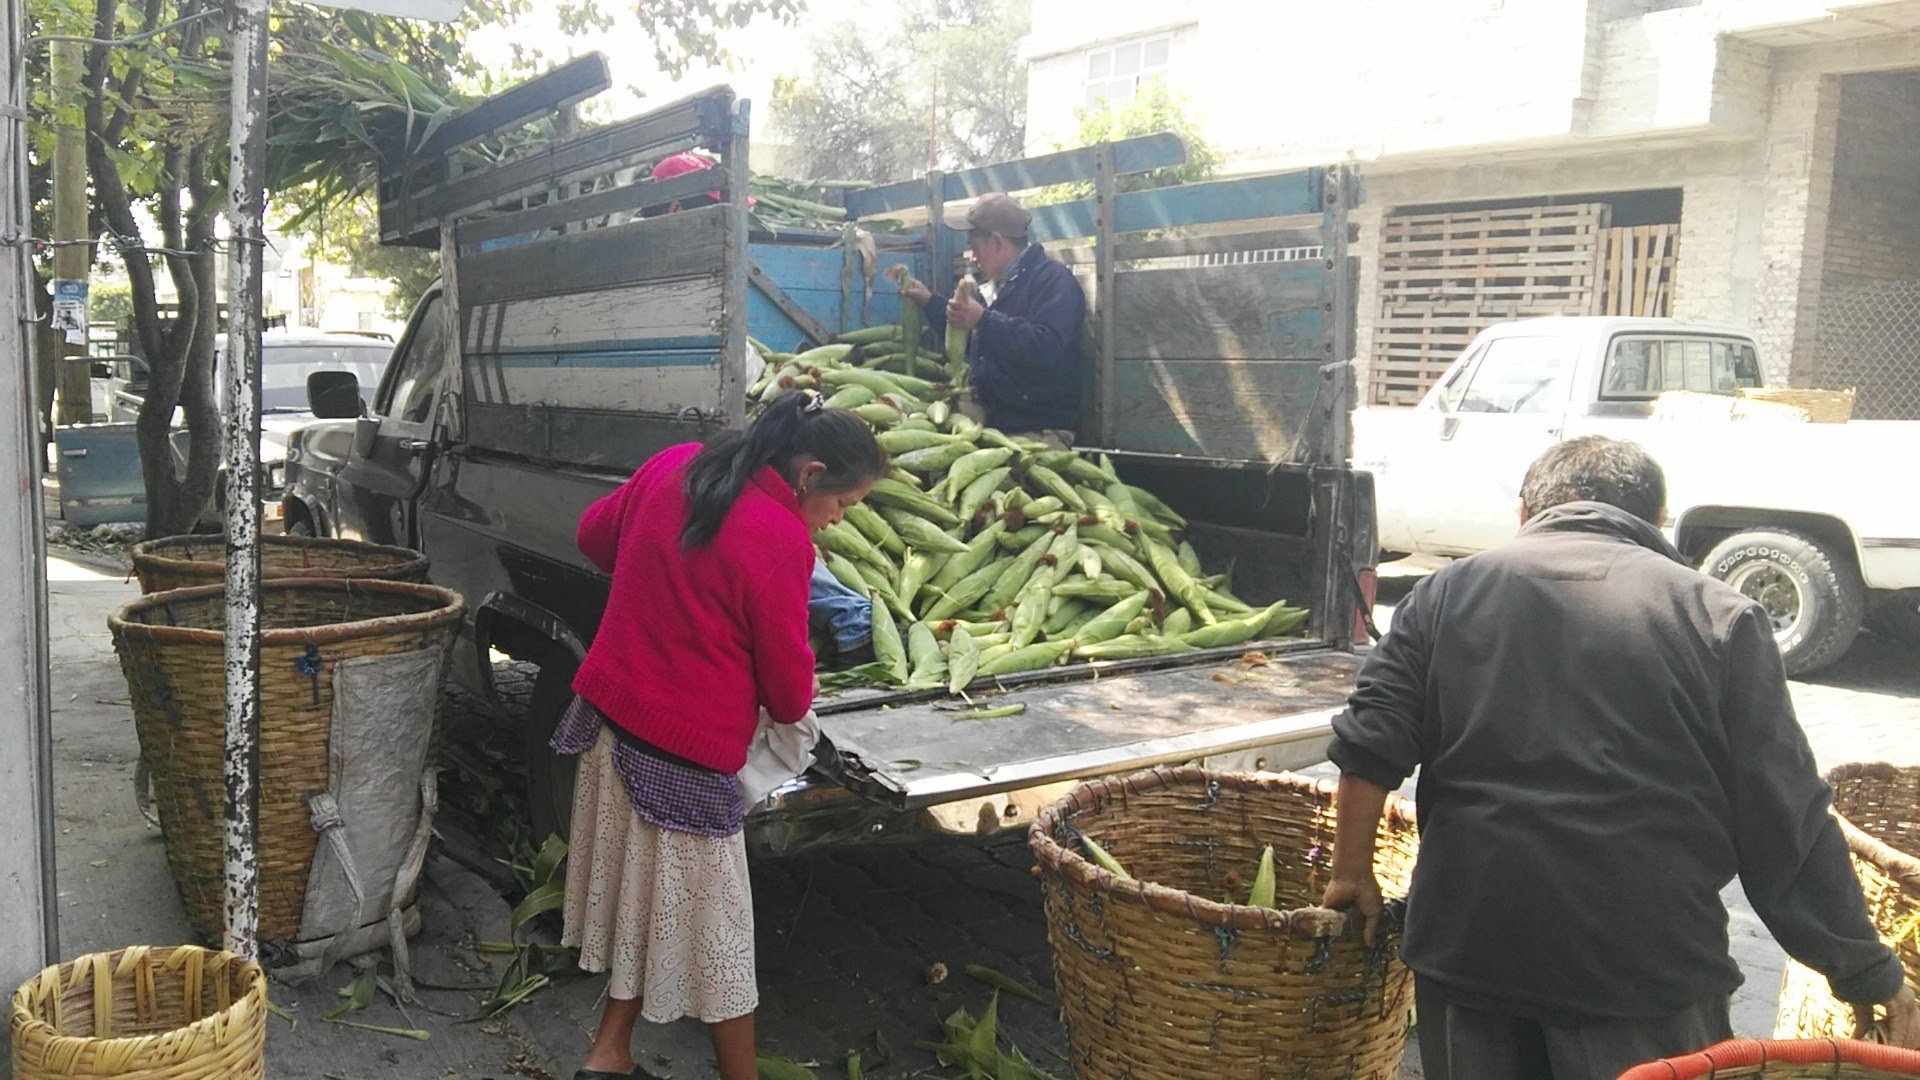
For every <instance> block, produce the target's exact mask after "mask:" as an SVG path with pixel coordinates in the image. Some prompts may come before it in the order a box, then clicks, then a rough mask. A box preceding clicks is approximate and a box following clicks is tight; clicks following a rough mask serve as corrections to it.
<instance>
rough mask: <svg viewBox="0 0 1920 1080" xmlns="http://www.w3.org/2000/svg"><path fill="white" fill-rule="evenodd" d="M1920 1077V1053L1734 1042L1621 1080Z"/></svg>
mask: <svg viewBox="0 0 1920 1080" xmlns="http://www.w3.org/2000/svg"><path fill="white" fill-rule="evenodd" d="M1901 1076H1920V1052H1916V1051H1913V1050H1900V1049H1896V1048H1894V1047H1891V1046H1881V1045H1879V1044H1877V1043H1867V1042H1853V1041H1851V1040H1848V1039H1805V1040H1779V1041H1774V1040H1768V1041H1765V1042H1762V1041H1760V1040H1757V1039H1734V1040H1732V1041H1730V1042H1723V1043H1719V1044H1716V1045H1714V1046H1709V1047H1707V1048H1706V1049H1705V1050H1701V1051H1699V1052H1698V1053H1693V1054H1685V1055H1682V1056H1680V1057H1673V1058H1666V1059H1664V1060H1661V1061H1652V1062H1648V1063H1647V1064H1645V1065H1636V1066H1634V1067H1633V1068H1631V1069H1628V1070H1627V1071H1626V1072H1624V1073H1622V1074H1621V1075H1620V1080H1707V1078H1712V1080H1734V1078H1736V1077H1742V1078H1748V1080H1752V1078H1764V1080H1814V1078H1815V1077H1818V1078H1820V1080H1892V1078H1893V1077H1901Z"/></svg>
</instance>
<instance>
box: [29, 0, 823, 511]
mask: <svg viewBox="0 0 1920 1080" xmlns="http://www.w3.org/2000/svg"><path fill="white" fill-rule="evenodd" d="M798 4H799V0H661V2H657V3H656V2H650V0H618V2H617V4H616V0H560V4H559V8H558V10H559V11H560V13H561V15H562V19H563V22H564V24H565V25H567V26H571V27H575V28H600V27H605V28H611V27H613V25H614V16H613V13H614V12H615V11H616V10H618V11H622V12H624V13H625V14H624V17H625V18H627V19H629V20H631V24H637V26H638V27H639V30H640V32H641V33H642V34H644V35H646V36H647V37H648V38H649V39H650V40H651V44H652V47H653V49H654V53H655V57H656V59H657V60H658V61H659V62H660V64H661V65H662V66H663V67H664V68H666V69H667V70H670V71H680V70H683V69H684V68H685V67H686V65H687V64H688V63H689V62H690V61H692V60H694V59H696V58H700V59H705V58H711V57H712V56H713V55H714V54H715V53H716V52H717V51H718V37H717V35H718V34H719V33H720V32H721V31H722V30H724V29H727V28H731V27H735V26H740V25H744V24H745V23H746V22H748V21H750V20H751V19H753V18H754V17H756V16H759V15H768V14H771V15H773V16H776V17H781V18H788V19H791V18H792V17H793V16H794V15H795V14H796V13H797V11H798ZM552 7H553V5H552V4H550V3H549V2H548V0H467V3H466V7H465V10H464V13H463V16H462V19H461V20H460V21H458V22H454V23H450V24H438V23H413V22H409V21H406V20H401V19H394V18H387V17H381V16H374V15H369V14H365V13H362V12H357V11H350V10H345V9H339V8H325V7H319V6H316V5H313V4H308V3H300V2H294V0H281V2H277V3H275V4H274V5H273V8H272V10H271V14H270V16H269V18H270V23H269V31H270V37H271V47H270V52H269V54H268V66H269V71H268V78H267V82H268V94H267V103H266V110H267V118H268V123H267V140H268V151H267V159H268V162H267V164H268V167H267V178H266V181H267V187H268V191H269V193H270V195H275V196H281V198H280V199H279V202H280V206H281V208H282V209H286V210H290V211H291V212H292V214H293V217H294V219H295V221H296V223H297V222H299V221H300V219H301V218H302V217H303V216H316V217H317V216H318V215H319V214H320V213H321V212H322V211H323V210H325V209H326V208H328V207H331V206H348V205H349V204H350V203H351V202H352V200H354V199H356V198H357V197H358V196H360V195H361V193H363V192H365V191H366V190H368V189H369V187H370V186H371V184H372V182H373V180H374V178H375V177H376V176H377V174H378V171H379V163H380V161H381V160H382V158H381V155H383V154H386V155H391V154H395V153H399V152H404V151H405V150H406V149H407V148H409V147H413V146H417V145H419V143H420V142H421V140H423V139H425V138H427V137H428V135H430V134H431V133H432V132H433V131H434V130H435V129H436V128H437V127H438V126H439V125H441V124H444V123H445V122H446V121H447V120H448V119H450V118H451V117H452V116H453V115H455V114H456V113H457V112H458V111H459V110H460V109H461V108H463V107H464V106H465V105H467V104H469V103H471V102H472V101H473V100H474V99H475V98H477V97H478V96H479V95H481V94H484V93H486V92H487V91H489V90H492V89H495V88H496V87H497V86H498V85H499V84H501V83H505V82H510V81H516V80H517V79H519V78H522V77H524V76H526V75H528V74H532V73H533V72H534V71H535V70H537V69H538V68H540V67H542V66H544V65H543V62H542V61H543V58H542V57H541V56H540V55H539V54H538V53H537V52H535V51H532V50H524V49H523V50H520V51H519V52H518V53H517V56H516V63H515V64H514V65H513V66H512V68H511V70H509V71H506V72H490V71H486V70H483V69H482V68H481V67H480V66H479V64H478V63H477V62H476V61H475V60H474V58H473V57H472V56H471V55H470V54H469V53H468V51H467V49H466V40H467V36H468V35H469V33H471V32H472V31H473V30H474V29H476V28H478V27H480V26H483V25H493V24H499V23H506V24H508V25H511V24H512V23H513V22H514V21H516V20H518V19H519V18H521V17H523V16H528V15H531V14H532V13H534V12H536V11H540V12H545V11H548V10H551V9H552ZM224 9H225V5H224V4H222V3H220V2H219V0H100V2H96V0H28V2H27V13H28V20H29V24H30V25H29V27H28V33H29V34H33V35H44V34H63V35H75V36H81V37H88V38H107V39H131V40H125V41H122V42H121V43H119V44H115V45H110V46H91V45H90V46H87V47H86V48H84V49H83V50H82V52H83V55H84V58H85V65H86V68H87V71H86V73H85V77H84V78H83V79H82V80H80V85H81V88H82V90H81V92H80V93H74V92H73V91H72V90H70V89H69V90H63V91H62V92H60V93H55V92H54V91H53V89H52V88H51V86H50V63H49V50H48V48H47V47H46V46H45V45H44V44H42V45H38V46H35V47H34V48H32V49H31V50H30V51H29V54H28V57H27V79H28V83H29V104H30V108H31V110H32V124H31V136H30V138H31V142H30V157H31V161H30V169H29V187H30V189H31V193H30V197H31V199H32V200H33V203H34V207H35V215H36V221H35V227H34V232H35V234H36V235H40V236H45V235H48V231H49V228H50V223H49V221H48V206H49V202H50V200H49V198H48V194H47V193H48V191H49V180H48V176H49V173H50V168H49V165H48V163H49V161H50V159H51V157H52V149H53V144H54V142H55V139H56V133H57V131H58V129H60V128H76V129H85V130H86V131H87V135H88V171H89V174H90V180H91V188H92V191H91V194H92V197H93V211H94V218H95V222H94V225H95V231H96V232H99V231H106V230H111V231H112V232H114V233H116V234H120V235H123V236H128V237H129V238H130V239H133V240H135V241H137V243H140V244H144V245H147V246H149V247H167V248H174V249H180V248H187V249H193V250H196V251H197V252H199V253H198V254H196V255H194V256H193V257H177V256H174V257H167V258H160V257H158V256H152V255H148V254H145V253H140V252H135V253H132V254H130V255H129V257H128V259H127V264H128V265H127V272H128V276H129V280H130V282H131V308H132V314H133V323H134V326H135V330H136V334H137V337H138V340H139V342H140V344H141V347H142V350H143V352H144V353H145V354H146V355H147V357H148V360H149V363H150V364H151V365H152V370H153V373H154V385H155V387H156V388H162V387H164V388H166V389H156V391H155V392H154V393H152V394H150V395H149V398H148V400H147V406H146V407H147V408H149V409H152V410H154V411H155V412H156V413H157V414H159V415H168V414H171V413H172V411H173V409H174V407H175V405H176V403H177V404H179V405H180V406H181V407H183V408H184V409H185V410H186V415H187V420H188V424H189V427H190V429H191V436H190V448H189V451H188V471H187V476H186V478H185V479H184V480H178V479H176V478H175V476H174V475H173V473H172V470H170V469H159V468H158V467H157V466H156V467H155V468H154V469H150V470H148V473H147V486H148V489H149V490H148V492H147V505H148V508H149V522H148V524H149V528H151V529H155V530H159V531H160V533H161V534H165V533H170V532H178V531H183V530H184V528H185V527H186V526H188V525H190V524H191V523H192V522H193V521H195V520H197V519H198V517H199V515H200V511H201V509H202V508H203V507H204V506H205V505H206V503H207V501H208V500H209V499H210V498H211V494H212V485H213V477H214V465H215V462H216V460H217V455H216V454H214V453H213V452H212V447H213V446H214V444H215V441H216V440H217V439H218V437H219V428H220V425H219V424H218V423H217V422H216V421H217V406H216V405H215V404H214V402H213V399H212V398H211V397H210V395H209V394H208V393H207V390H206V388H207V387H208V386H209V385H210V372H211V370H212V351H213V331H214V328H213V327H212V326H209V325H205V324H206V323H210V322H211V321H212V318H211V313H212V305H211V304H210V303H203V302H202V301H203V299H204V298H209V297H211V296H212V295H213V293H214V289H215V285H216V282H217V280H218V277H219V275H220V274H221V273H223V272H224V266H223V264H222V262H221V260H219V259H217V258H216V257H215V256H214V255H213V254H212V252H211V251H210V250H209V249H210V245H211V244H212V242H213V240H214V229H213V220H214V215H215V213H216V212H217V211H218V210H219V209H221V208H223V207H224V205H225V204H226V201H227V196H226V191H225V184H226V178H227V145H226V144H227V135H228V131H227V128H228V117H229V71H228V65H229V63H230V58H231V55H232V48H231V42H229V41H228V40H227V29H226V21H225V19H224V17H223V15H224ZM92 88H98V89H97V90H94V89H92ZM535 137H537V133H535ZM527 138H528V136H526V135H524V134H522V135H521V136H519V141H520V142H522V143H524V142H525V141H526V140H527ZM512 145H513V142H512V141H511V140H495V141H493V142H492V143H489V144H485V145H481V146H478V147H476V148H475V149H474V150H473V151H472V152H473V153H475V154H479V155H482V156H497V155H499V154H501V153H505V152H508V151H509V150H510V149H511V147H512ZM356 212H357V211H356ZM133 234H139V235H133ZM343 242H344V241H343ZM375 246H377V245H361V247H364V248H365V250H364V251H360V252H358V253H357V255H356V256H354V257H350V258H349V259H348V262H349V264H350V265H355V266H357V267H358V268H361V269H362V270H363V271H364V272H367V273H373V274H379V275H380V276H385V277H389V278H391V279H393V280H395V281H396V282H397V283H399V284H400V286H401V292H402V297H401V298H398V299H397V302H399V300H403V299H404V297H405V296H406V295H409V294H410V292H411V291H412V290H413V289H415V288H416V287H417V285H418V283H419V278H420V276H421V275H422V274H423V273H424V272H425V271H424V266H425V263H424V261H423V260H421V259H420V257H418V256H414V255H411V254H408V253H390V254H375V252H374V250H373V249H374V247H375ZM162 271H164V272H165V273H167V274H168V275H170V277H171V278H172V282H173V285H174V287H175V289H176V291H177V292H178V293H179V295H180V296H181V298H182V300H183V307H184V308H185V309H186V310H187V311H189V312H195V311H200V312H204V313H205V315H204V317H203V318H202V319H200V320H196V319H192V318H184V319H181V320H179V321H178V322H174V323H170V324H169V323H163V322H162V320H161V318H160V308H159V301H158V296H157V289H156V282H155V276H156V274H157V273H159V272H162ZM429 276H430V275H429ZM170 396H173V397H175V400H166V399H167V398H169V397H170ZM145 449H146V452H147V454H148V459H149V460H150V461H159V460H162V459H163V458H164V457H165V455H163V454H158V453H156V452H155V450H156V448H155V447H147V448H145Z"/></svg>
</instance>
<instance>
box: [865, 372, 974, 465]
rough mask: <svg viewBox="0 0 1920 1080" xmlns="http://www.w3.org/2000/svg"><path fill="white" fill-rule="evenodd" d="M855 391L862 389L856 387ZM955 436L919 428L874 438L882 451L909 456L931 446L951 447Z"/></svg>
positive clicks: (900, 429)
mask: <svg viewBox="0 0 1920 1080" xmlns="http://www.w3.org/2000/svg"><path fill="white" fill-rule="evenodd" d="M854 389H856V390H858V389H861V388H860V387H854ZM954 439H955V436H953V435H949V434H947V433H946V432H944V431H923V430H919V429H917V428H895V429H894V430H892V431H883V432H881V433H880V434H878V435H876V436H874V441H875V442H877V443H879V444H880V449H882V450H885V451H886V452H887V453H889V454H907V453H912V452H913V451H915V450H925V449H926V448H928V447H930V446H950V445H952V444H953V441H954Z"/></svg>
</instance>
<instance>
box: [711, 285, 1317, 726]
mask: <svg viewBox="0 0 1920 1080" xmlns="http://www.w3.org/2000/svg"><path fill="white" fill-rule="evenodd" d="M895 277H896V284H898V285H902V286H904V285H905V283H906V281H907V279H906V278H905V275H904V274H901V275H896V276H895ZM905 323H906V325H905V326H897V325H889V326H878V327H871V328H868V329H865V330H858V331H854V332H852V333H849V334H845V335H842V337H841V339H840V340H839V341H836V342H835V343H833V344H829V345H823V346H820V347H817V348H813V349H809V350H806V351H804V352H800V353H793V354H789V353H780V352H775V351H772V350H768V349H765V348H761V354H762V356H763V357H764V358H765V359H766V361H767V370H766V372H765V374H764V375H763V376H762V378H761V379H760V381H759V382H758V383H757V384H755V385H754V386H753V387H752V388H750V391H749V399H750V402H751V403H759V402H764V401H771V400H772V399H773V398H774V397H777V396H779V395H780V394H782V393H786V392H788V391H792V390H798V389H814V390H818V391H819V392H821V393H823V394H826V395H828V401H829V403H830V404H832V405H834V406H835V407H840V408H847V409H851V410H853V411H854V412H856V413H858V414H859V415H860V416H861V417H863V418H864V419H866V421H867V422H868V423H870V424H872V425H873V427H874V429H875V431H876V432H877V433H878V436H879V440H880V444H881V446H882V447H884V448H885V449H886V451H887V452H888V454H890V455H891V456H892V458H893V466H894V467H893V471H892V473H891V474H890V475H889V476H887V477H886V478H884V479H882V480H881V481H880V482H879V483H877V484H875V485H874V489H873V491H872V492H871V493H870V494H869V495H868V497H867V499H866V501H865V502H864V503H862V504H860V505H859V506H856V507H854V508H853V509H852V510H851V511H850V512H849V513H848V514H847V517H846V520H845V521H843V522H841V523H840V524H838V525H835V526H832V527H830V528H828V529H825V530H822V532H821V533H820V534H819V535H818V537H817V539H818V542H819V545H820V548H821V550H822V552H823V554H824V555H825V558H826V563H827V568H828V569H829V571H831V572H832V573H833V575H834V576H835V577H836V578H838V579H839V580H840V581H841V583H842V584H844V585H846V586H847V587H848V588H850V589H852V590H854V591H855V592H858V593H860V594H862V595H865V596H868V597H870V598H871V599H872V601H873V607H874V652H875V661H876V662H875V663H873V664H870V665H867V666H866V667H864V668H862V669H859V672H860V675H859V676H858V677H854V676H852V673H846V674H847V676H848V677H843V678H841V679H838V680H835V681H834V683H833V685H834V686H835V687H839V688H844V687H846V686H849V685H858V684H859V683H860V682H861V681H863V680H864V681H865V682H866V683H867V684H869V685H881V686H897V687H904V688H907V689H914V690H936V689H937V690H944V691H947V692H950V693H954V694H964V693H965V692H966V690H967V688H968V687H969V686H975V687H979V686H991V685H992V682H993V680H994V679H995V678H998V677H1004V676H1009V675H1017V674H1021V673H1024V672H1030V671H1037V670H1041V669H1044V668H1048V667H1052V666H1055V665H1061V664H1068V663H1073V662H1077V661H1078V662H1086V661H1105V660H1127V659H1137V658H1142V657H1154V656H1166V655H1175V654H1179V653H1186V652H1193V651H1196V650H1199V649H1208V648H1221V647H1226V646H1232V645H1238V644H1241V643H1243V642H1248V641H1254V640H1259V639H1264V638H1272V637H1280V636H1284V635H1287V634H1291V633H1294V632H1296V631H1298V630H1299V629H1301V628H1302V627H1303V626H1304V625H1305V624H1306V621H1307V615H1308V613H1307V612H1306V611H1305V610H1303V609H1300V608H1293V607H1289V606H1287V605H1286V604H1284V603H1280V604H1274V605H1272V606H1270V607H1266V608H1254V607H1253V606H1251V605H1249V604H1246V603H1244V602H1242V601H1241V600H1239V599H1238V598H1236V597H1234V596H1233V595H1232V593H1231V591H1230V590H1229V588H1228V586H1227V584H1226V582H1225V581H1224V580H1223V579H1222V578H1220V577H1217V576H1208V575H1206V574H1204V573H1203V572H1202V569H1201V566H1200V563H1199V557H1198V555H1197V554H1196V553H1195V552H1194V550H1193V548H1192V547H1191V545H1189V544H1187V543H1186V541H1185V540H1184V539H1183V532H1184V530H1185V528H1186V526H1187V522H1186V520H1185V519H1184V518H1182V517H1181V516H1180V515H1179V514H1177V513H1175V512H1174V511H1173V510H1172V509H1171V508H1169V507H1168V506H1167V505H1166V504H1165V503H1164V502H1162V501H1161V500H1160V499H1158V498H1157V497H1155V496H1154V495H1153V493H1151V492H1148V491H1145V490H1142V489H1140V488H1137V487H1133V486H1131V485H1128V484H1126V483H1123V482H1122V481H1121V480H1120V478H1119V476H1118V475H1117V474H1116V473H1115V471H1114V468H1113V465H1112V463H1111V462H1110V461H1108V460H1106V459H1105V457H1104V456H1101V457H1097V458H1096V457H1092V456H1089V455H1085V454H1081V453H1077V452H1074V451H1070V450H1054V449H1050V448H1049V447H1048V446H1047V445H1046V444H1044V443H1041V442H1038V441H1034V440H1022V439H1015V438H1012V437H1009V436H1008V435H1006V434H1004V433H1002V432H999V431H996V430H994V429H992V428H988V427H984V426H982V425H981V424H979V423H977V422H975V421H973V420H971V419H969V418H968V417H967V416H965V415H963V414H962V413H961V412H960V411H959V410H958V409H956V408H954V407H953V406H952V403H951V401H950V395H951V387H952V385H953V382H952V379H951V378H950V367H949V361H948V360H947V358H946V357H944V356H942V355H941V354H939V353H935V352H932V351H931V350H927V349H924V348H922V347H921V344H920V342H919V341H918V340H917V337H907V336H905V334H909V333H910V334H912V335H916V336H917V335H918V334H919V333H920V320H919V318H918V312H917V311H910V312H909V314H908V317H907V319H906V320H905ZM756 346H757V343H756Z"/></svg>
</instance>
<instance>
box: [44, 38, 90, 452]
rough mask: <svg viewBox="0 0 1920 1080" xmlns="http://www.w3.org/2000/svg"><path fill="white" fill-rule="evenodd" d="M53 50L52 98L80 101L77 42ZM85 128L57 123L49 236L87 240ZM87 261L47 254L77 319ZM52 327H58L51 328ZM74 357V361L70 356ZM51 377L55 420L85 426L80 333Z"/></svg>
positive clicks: (79, 252)
mask: <svg viewBox="0 0 1920 1080" xmlns="http://www.w3.org/2000/svg"><path fill="white" fill-rule="evenodd" d="M51 48H52V50H53V56H52V60H53V67H52V75H53V100H55V101H60V102H73V101H79V100H80V91H81V81H82V75H81V72H82V64H81V52H80V43H79V42H77V41H56V42H53V43H52V46H51ZM86 140H87V132H86V130H85V129H84V128H73V127H64V126H63V127H61V128H60V130H59V131H58V132H57V133H56V134H55V140H54V146H53V238H54V239H55V240H85V239H87V141H86ZM92 265H93V249H92V248H91V247H90V246H88V245H84V244H66V245H63V246H61V247H58V248H55V249H54V252H53V277H54V285H53V291H54V304H55V308H56V310H59V309H60V308H61V307H62V305H63V301H64V302H65V305H66V306H67V307H68V309H69V310H70V309H71V303H72V300H73V293H74V292H75V291H77V293H78V297H79V300H80V312H81V315H80V318H81V320H82V323H83V324H84V320H85V318H86V315H85V312H86V289H87V268H88V267H90V266H92ZM56 329H58V327H56ZM76 357H78V359H75V358H76ZM54 370H55V373H56V374H55V380H56V382H57V385H58V386H59V388H60V401H59V410H60V411H59V414H58V422H59V423H61V424H86V423H91V422H92V421H93V384H92V379H91V374H92V373H91V370H90V368H89V367H88V364H87V343H86V336H85V334H84V332H83V333H82V334H81V335H80V341H79V342H78V344H77V346H76V344H75V343H74V342H73V341H72V340H71V338H68V339H67V340H65V342H64V343H63V344H62V346H61V349H60V351H59V352H58V353H56V354H55V360H54Z"/></svg>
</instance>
